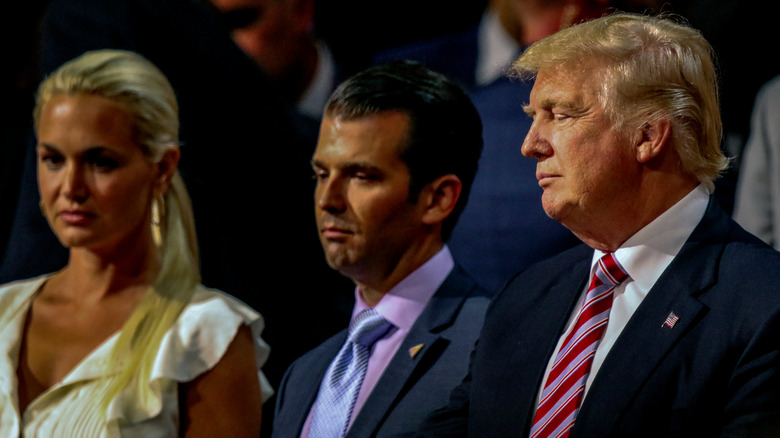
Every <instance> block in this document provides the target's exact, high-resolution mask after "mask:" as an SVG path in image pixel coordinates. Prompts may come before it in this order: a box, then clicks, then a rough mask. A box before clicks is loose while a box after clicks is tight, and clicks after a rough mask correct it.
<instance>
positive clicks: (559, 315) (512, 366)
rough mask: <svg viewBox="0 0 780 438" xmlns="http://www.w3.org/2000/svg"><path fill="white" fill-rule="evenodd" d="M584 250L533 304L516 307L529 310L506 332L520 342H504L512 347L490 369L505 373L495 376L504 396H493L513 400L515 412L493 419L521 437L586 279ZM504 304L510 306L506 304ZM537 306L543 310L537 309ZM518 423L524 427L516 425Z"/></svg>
mask: <svg viewBox="0 0 780 438" xmlns="http://www.w3.org/2000/svg"><path fill="white" fill-rule="evenodd" d="M584 253H585V254H586V255H588V257H584V258H581V259H580V260H579V261H577V260H575V261H574V262H573V264H572V266H571V267H569V268H568V269H567V271H566V274H564V276H563V277H560V278H557V279H555V284H554V285H552V286H551V287H550V288H549V289H547V290H543V291H541V292H540V295H539V296H538V297H537V299H536V302H535V303H533V305H523V306H522V307H520V306H517V307H520V308H524V309H528V311H529V313H527V314H524V315H521V316H519V317H517V318H516V319H515V321H516V323H515V325H514V327H513V328H512V332H511V333H510V334H509V335H511V334H512V333H514V334H515V335H516V336H517V337H518V339H519V340H520V341H519V342H508V343H506V345H508V346H510V347H511V349H512V350H511V351H507V352H505V353H506V356H503V357H508V358H510V359H509V361H508V362H507V363H506V365H505V366H501V367H499V368H496V369H494V371H496V372H499V373H504V374H505V377H499V381H501V382H502V385H501V388H498V390H499V391H502V394H505V396H504V395H501V394H496V399H503V400H514V403H515V407H514V408H512V409H511V412H514V413H515V414H513V415H506V416H505V417H507V418H506V419H504V420H500V419H497V421H508V422H509V423H508V424H507V427H508V429H506V430H517V429H518V428H519V429H520V430H522V431H523V432H522V434H523V436H527V435H528V433H529V431H530V428H531V424H532V423H533V413H534V412H535V410H536V400H537V396H538V392H539V389H540V387H541V385H542V379H543V378H544V372H545V370H546V369H547V364H548V361H549V359H550V357H551V356H552V355H553V354H554V352H555V347H556V345H557V343H558V340H559V338H560V337H561V335H562V334H563V331H564V330H565V329H566V325H567V323H568V321H569V317H570V316H571V313H572V312H573V311H574V306H575V305H576V304H577V300H578V299H579V296H580V295H581V292H582V290H583V288H584V287H585V283H586V281H587V277H588V273H589V268H590V257H589V256H590V255H592V253H593V250H591V249H588V250H586V251H584ZM508 307H514V306H513V305H511V304H510V305H509V306H508ZM517 307H516V308H517ZM516 308H515V309H516ZM539 309H544V311H538V310H539ZM553 312H554V313H553ZM528 333H540V334H543V336H539V337H529V336H528ZM491 357H501V356H493V355H491ZM518 373H519V376H518ZM502 397H503V398H502ZM521 418H522V419H524V422H522V423H520V424H518V422H517V421H518V419H521ZM521 425H524V426H523V427H519V426H521Z"/></svg>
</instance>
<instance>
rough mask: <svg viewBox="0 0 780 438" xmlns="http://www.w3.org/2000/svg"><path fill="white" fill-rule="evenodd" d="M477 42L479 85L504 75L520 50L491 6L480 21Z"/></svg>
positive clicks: (477, 81) (477, 76)
mask: <svg viewBox="0 0 780 438" xmlns="http://www.w3.org/2000/svg"><path fill="white" fill-rule="evenodd" d="M477 44H478V47H477V71H476V72H475V80H476V83H477V85H478V86H482V85H487V84H489V83H491V82H493V81H494V80H496V79H498V78H500V77H501V76H503V75H504V74H505V73H506V72H507V69H508V68H509V67H510V66H511V65H512V62H513V61H514V60H515V58H517V56H518V53H519V52H520V45H518V44H517V42H516V41H515V39H514V38H512V36H511V35H509V33H507V31H506V29H504V26H502V25H501V22H500V21H499V19H498V14H496V13H495V12H493V11H491V10H490V9H489V8H488V9H487V10H486V11H485V13H484V14H483V15H482V20H481V21H480V23H479V30H478V33H477Z"/></svg>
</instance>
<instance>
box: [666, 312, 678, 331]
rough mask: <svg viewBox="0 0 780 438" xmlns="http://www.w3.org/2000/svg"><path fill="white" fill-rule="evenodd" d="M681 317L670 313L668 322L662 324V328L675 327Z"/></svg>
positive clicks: (667, 318)
mask: <svg viewBox="0 0 780 438" xmlns="http://www.w3.org/2000/svg"><path fill="white" fill-rule="evenodd" d="M679 319H680V317H679V316H677V315H675V314H674V312H669V316H667V317H666V321H664V323H663V324H661V327H669V328H672V327H674V325H675V324H677V320H679Z"/></svg>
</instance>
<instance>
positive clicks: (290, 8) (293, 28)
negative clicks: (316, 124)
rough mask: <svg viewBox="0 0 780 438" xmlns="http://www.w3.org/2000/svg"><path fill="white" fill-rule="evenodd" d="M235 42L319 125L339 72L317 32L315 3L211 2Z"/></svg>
mask: <svg viewBox="0 0 780 438" xmlns="http://www.w3.org/2000/svg"><path fill="white" fill-rule="evenodd" d="M210 1H211V3H213V4H214V6H215V7H216V8H217V9H218V10H219V12H220V14H221V15H222V17H223V20H224V22H225V24H226V25H227V27H228V29H230V31H231V34H232V36H233V39H234V40H235V42H236V44H237V45H238V46H239V47H241V49H242V50H243V51H244V52H245V53H246V54H247V55H249V56H250V57H251V58H252V59H254V60H255V61H257V63H258V64H259V65H260V67H262V69H263V70H264V71H265V72H266V73H267V74H268V76H269V77H270V78H271V80H272V81H274V83H276V84H278V86H279V88H280V90H281V93H282V94H283V95H284V96H285V97H286V98H287V99H288V100H289V101H290V102H292V103H293V104H294V105H295V107H296V108H297V109H298V111H299V112H301V113H302V114H303V115H305V116H308V117H310V118H312V119H315V120H319V119H320V117H321V116H322V110H323V109H324V107H325V102H327V100H328V97H329V96H330V93H332V92H333V89H334V88H336V85H337V84H338V82H340V78H339V73H340V71H339V68H337V67H338V66H337V64H336V61H335V59H334V57H333V54H332V52H331V50H330V49H329V48H328V45H327V44H326V43H325V42H324V41H323V40H321V39H319V38H317V36H316V35H315V33H314V6H315V2H314V0H210Z"/></svg>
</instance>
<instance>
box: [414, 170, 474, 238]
mask: <svg viewBox="0 0 780 438" xmlns="http://www.w3.org/2000/svg"><path fill="white" fill-rule="evenodd" d="M462 189H463V183H461V181H460V178H458V177H457V176H456V175H454V174H447V175H442V176H440V177H438V178H436V179H435V180H433V181H432V182H430V183H428V184H426V186H425V188H424V189H423V191H422V193H420V196H424V197H425V204H424V209H425V211H424V212H423V217H422V220H423V223H424V224H426V225H435V224H437V223H441V222H444V220H445V219H447V217H448V216H449V215H450V214H452V210H454V209H455V206H456V205H457V204H458V199H459V198H460V192H461V190H462Z"/></svg>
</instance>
